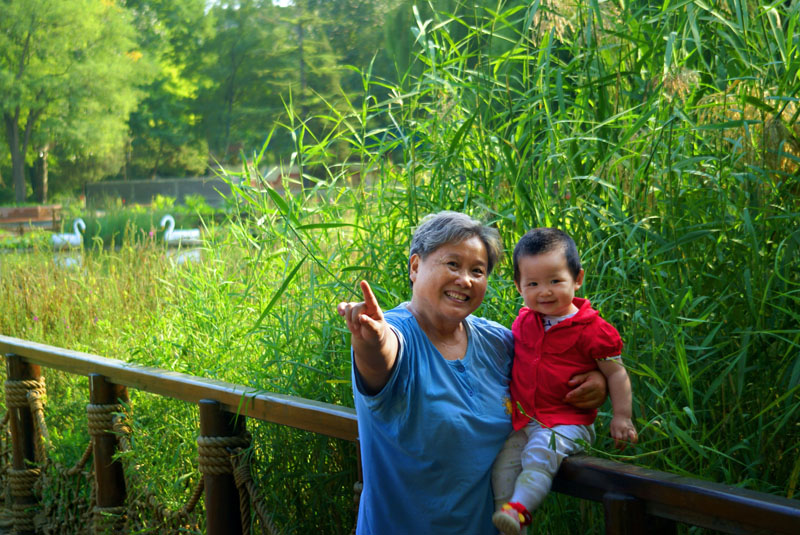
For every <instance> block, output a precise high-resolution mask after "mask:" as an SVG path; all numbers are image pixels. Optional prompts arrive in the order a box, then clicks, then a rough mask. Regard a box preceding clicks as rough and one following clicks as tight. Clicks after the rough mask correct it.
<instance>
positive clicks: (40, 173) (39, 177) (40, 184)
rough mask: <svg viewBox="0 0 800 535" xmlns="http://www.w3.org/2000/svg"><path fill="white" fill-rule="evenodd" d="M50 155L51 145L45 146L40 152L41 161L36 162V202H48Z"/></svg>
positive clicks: (34, 176)
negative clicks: (48, 159) (48, 163)
mask: <svg viewBox="0 0 800 535" xmlns="http://www.w3.org/2000/svg"><path fill="white" fill-rule="evenodd" d="M49 154H50V144H49V143H48V144H45V146H44V147H42V149H41V150H40V151H39V159H38V160H36V168H35V172H34V175H33V180H34V192H35V194H36V202H38V203H42V204H44V203H46V202H47V179H48V173H47V156H48V155H49Z"/></svg>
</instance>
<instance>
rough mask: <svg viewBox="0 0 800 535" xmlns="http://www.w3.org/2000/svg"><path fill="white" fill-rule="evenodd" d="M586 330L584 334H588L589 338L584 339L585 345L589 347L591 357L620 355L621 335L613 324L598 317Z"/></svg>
mask: <svg viewBox="0 0 800 535" xmlns="http://www.w3.org/2000/svg"><path fill="white" fill-rule="evenodd" d="M586 331H589V332H584V335H589V338H590V339H589V340H586V343H587V345H586V346H585V347H588V348H589V356H590V357H591V358H593V359H595V360H603V359H607V358H610V357H618V356H620V355H622V337H620V335H619V332H617V330H616V329H615V328H614V326H613V325H611V324H610V323H608V322H607V321H605V320H603V319H601V318H598V320H597V321H596V322H595V323H594V325H592V328H591V329H587V330H586Z"/></svg>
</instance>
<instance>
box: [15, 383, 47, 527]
mask: <svg viewBox="0 0 800 535" xmlns="http://www.w3.org/2000/svg"><path fill="white" fill-rule="evenodd" d="M5 393H6V407H7V409H8V410H9V411H13V410H17V409H29V410H30V413H31V416H32V417H33V426H34V433H33V439H34V462H35V463H36V464H37V466H28V467H26V468H13V467H9V469H8V472H7V476H8V486H9V489H10V494H11V502H12V503H11V518H12V523H13V526H14V531H16V532H18V533H20V532H30V531H34V530H35V529H36V522H35V519H36V514H37V513H38V509H39V508H38V507H37V506H36V505H34V504H36V499H35V495H34V488H35V487H36V485H37V484H38V483H39V479H40V476H41V473H42V472H41V465H43V464H44V462H45V460H46V459H47V455H46V451H45V445H46V441H47V426H46V425H45V421H44V397H45V393H46V388H45V383H44V377H41V378H39V379H22V380H12V379H8V380H7V381H6V382H5Z"/></svg>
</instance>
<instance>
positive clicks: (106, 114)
mask: <svg viewBox="0 0 800 535" xmlns="http://www.w3.org/2000/svg"><path fill="white" fill-rule="evenodd" d="M2 10H3V16H2V17H0V95H3V97H2V100H0V115H2V121H3V126H4V129H5V133H6V141H7V144H8V149H9V152H10V155H11V167H12V177H13V178H12V180H13V183H14V190H15V199H16V201H17V202H24V201H25V197H26V195H25V166H26V163H27V162H28V161H29V160H31V159H35V158H36V157H37V156H36V153H39V154H40V156H38V157H40V158H42V159H43V160H44V161H43V162H42V165H40V166H39V168H40V169H42V170H46V169H47V165H46V158H47V155H48V154H49V152H50V151H51V150H52V148H53V147H54V146H55V145H58V144H61V145H63V148H64V150H65V152H66V153H67V157H69V156H70V155H71V156H72V157H77V156H78V155H82V154H92V155H95V156H96V155H98V154H100V153H102V154H104V155H110V154H112V153H113V152H114V150H118V149H119V148H121V146H122V144H123V141H124V134H125V131H126V128H127V127H126V121H127V118H128V115H129V114H130V111H131V109H132V108H133V107H134V106H135V105H136V102H137V101H138V99H139V98H140V96H139V93H138V91H137V90H136V86H137V83H139V82H140V81H141V77H142V70H141V68H140V66H139V65H138V59H139V58H140V53H138V52H137V51H136V49H135V45H134V41H133V39H132V35H133V32H132V26H131V25H130V23H129V20H128V18H129V17H128V14H127V12H126V11H125V10H124V9H123V8H121V7H120V6H118V5H117V4H116V3H114V2H112V1H110V0H105V1H96V0H24V1H23V0H6V1H5V2H3V7H2ZM44 177H46V174H45V175H44ZM39 189H40V200H42V201H44V200H46V191H47V185H46V183H45V184H44V185H43V187H42V186H40V188H39ZM42 194H43V195H42Z"/></svg>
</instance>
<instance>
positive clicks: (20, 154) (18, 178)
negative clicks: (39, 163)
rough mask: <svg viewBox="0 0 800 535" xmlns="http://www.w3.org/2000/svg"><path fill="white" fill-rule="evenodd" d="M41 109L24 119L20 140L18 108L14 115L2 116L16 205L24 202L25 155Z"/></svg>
mask: <svg viewBox="0 0 800 535" xmlns="http://www.w3.org/2000/svg"><path fill="white" fill-rule="evenodd" d="M42 111H43V110H42V109H41V108H40V109H38V110H29V111H28V118H27V119H25V130H24V131H23V132H22V139H21V140H20V135H19V134H20V132H19V114H20V109H19V106H17V107H16V109H15V110H14V115H13V116H12V115H9V114H8V113H4V114H3V122H5V124H6V136H7V137H8V146H9V148H10V149H11V174H12V176H13V177H14V197H15V201H16V202H17V203H23V202H25V198H26V195H25V194H26V189H25V154H26V153H27V151H28V143H29V142H30V140H31V132H32V131H33V125H34V123H36V120H37V119H38V118H39V115H40V114H41V113H42Z"/></svg>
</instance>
